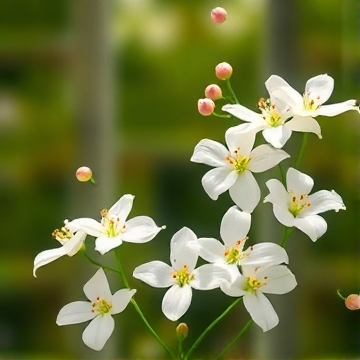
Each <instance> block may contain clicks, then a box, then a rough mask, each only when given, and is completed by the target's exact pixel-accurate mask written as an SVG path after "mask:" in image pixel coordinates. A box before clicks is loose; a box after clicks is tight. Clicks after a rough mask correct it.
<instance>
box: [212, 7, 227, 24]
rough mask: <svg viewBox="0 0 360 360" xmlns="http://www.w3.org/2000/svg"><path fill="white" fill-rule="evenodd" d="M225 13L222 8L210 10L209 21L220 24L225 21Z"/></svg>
mask: <svg viewBox="0 0 360 360" xmlns="http://www.w3.org/2000/svg"><path fill="white" fill-rule="evenodd" d="M226 16H227V12H226V10H225V9H223V8H222V7H216V8H215V9H212V10H211V19H212V21H213V22H214V23H215V24H221V23H223V22H224V21H225V20H226Z"/></svg>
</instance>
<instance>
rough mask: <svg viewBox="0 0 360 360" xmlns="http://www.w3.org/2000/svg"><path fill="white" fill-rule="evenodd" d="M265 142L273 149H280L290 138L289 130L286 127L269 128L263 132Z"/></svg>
mask: <svg viewBox="0 0 360 360" xmlns="http://www.w3.org/2000/svg"><path fill="white" fill-rule="evenodd" d="M262 134H263V136H264V138H265V140H266V141H267V142H268V143H269V144H271V145H272V146H273V147H275V148H278V149H281V148H282V147H283V146H284V145H285V144H286V142H287V141H288V140H289V138H290V136H291V130H290V128H289V127H286V126H277V127H270V128H267V129H265V130H264V131H263V133H262Z"/></svg>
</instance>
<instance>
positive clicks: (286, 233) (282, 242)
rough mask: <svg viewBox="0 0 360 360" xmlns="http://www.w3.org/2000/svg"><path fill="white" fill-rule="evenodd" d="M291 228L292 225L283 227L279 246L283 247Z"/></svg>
mask: <svg viewBox="0 0 360 360" xmlns="http://www.w3.org/2000/svg"><path fill="white" fill-rule="evenodd" d="M293 230H294V228H293V227H287V226H285V227H284V236H283V238H282V240H281V243H280V246H281V247H285V243H286V241H287V239H288V238H289V236H290V234H291V233H292V231H293Z"/></svg>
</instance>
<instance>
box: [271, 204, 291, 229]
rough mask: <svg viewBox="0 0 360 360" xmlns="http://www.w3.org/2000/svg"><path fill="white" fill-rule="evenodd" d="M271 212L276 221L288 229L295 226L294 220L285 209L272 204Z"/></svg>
mask: <svg viewBox="0 0 360 360" xmlns="http://www.w3.org/2000/svg"><path fill="white" fill-rule="evenodd" d="M273 211H274V215H275V217H276V219H277V221H279V222H280V223H281V224H283V225H285V226H288V227H293V226H295V220H296V218H294V216H293V214H291V212H290V211H289V210H288V209H287V208H285V207H284V206H279V205H277V204H273Z"/></svg>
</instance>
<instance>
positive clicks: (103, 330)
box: [82, 314, 115, 351]
mask: <svg viewBox="0 0 360 360" xmlns="http://www.w3.org/2000/svg"><path fill="white" fill-rule="evenodd" d="M114 327H115V322H114V319H113V318H112V316H111V315H110V314H106V315H103V316H102V315H98V316H97V317H96V318H95V319H94V320H93V321H91V323H90V324H89V325H88V326H87V327H86V329H85V330H84V332H83V335H82V339H83V341H84V343H85V345H87V346H88V347H89V348H90V349H93V350H96V351H100V350H101V349H102V348H103V347H104V345H105V343H106V342H107V341H108V339H109V337H110V335H111V334H112V332H113V331H114Z"/></svg>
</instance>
